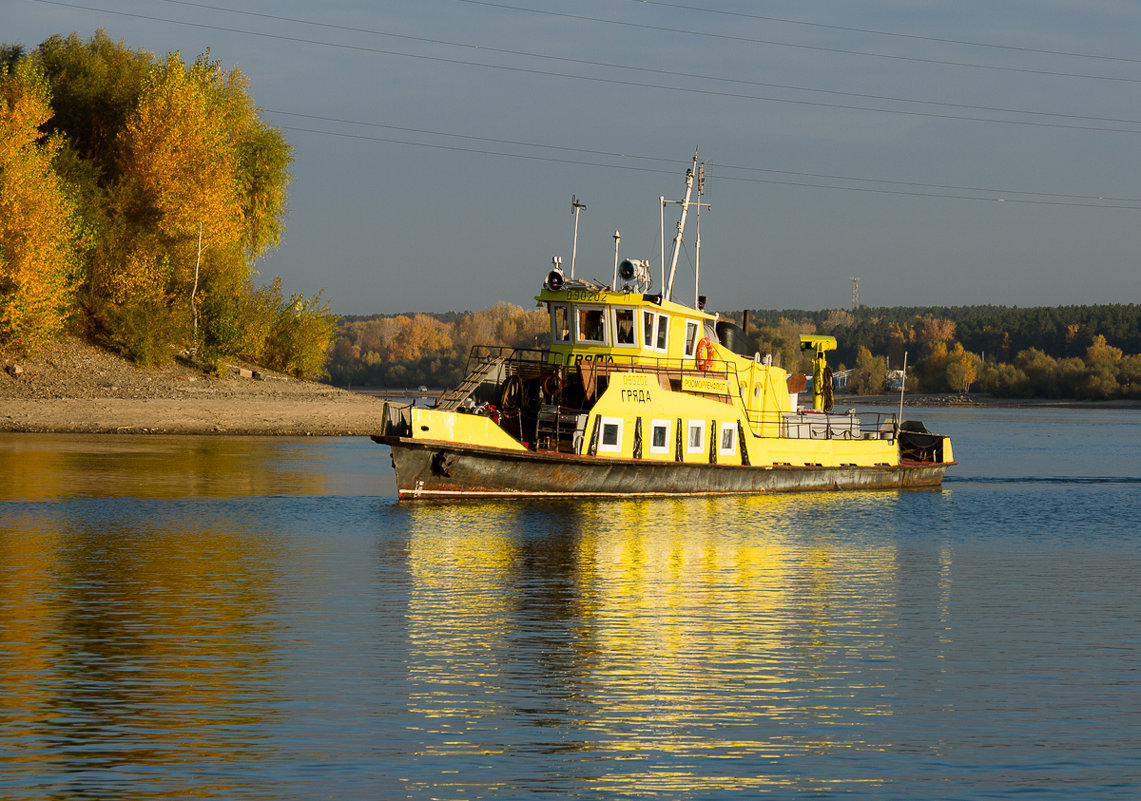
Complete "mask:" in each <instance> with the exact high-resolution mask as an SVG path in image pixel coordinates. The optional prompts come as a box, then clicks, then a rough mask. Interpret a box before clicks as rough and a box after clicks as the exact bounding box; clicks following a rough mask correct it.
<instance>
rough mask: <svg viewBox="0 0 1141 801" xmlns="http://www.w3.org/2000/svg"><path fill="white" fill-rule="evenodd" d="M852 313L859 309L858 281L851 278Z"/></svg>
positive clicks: (853, 277)
mask: <svg viewBox="0 0 1141 801" xmlns="http://www.w3.org/2000/svg"><path fill="white" fill-rule="evenodd" d="M851 280H852V311H856V310H857V309H859V308H860V279H859V278H857V277H856V276H852V279H851Z"/></svg>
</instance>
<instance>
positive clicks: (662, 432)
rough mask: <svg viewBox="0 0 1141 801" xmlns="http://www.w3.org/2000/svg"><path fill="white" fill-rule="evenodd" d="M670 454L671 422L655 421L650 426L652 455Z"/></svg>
mask: <svg viewBox="0 0 1141 801" xmlns="http://www.w3.org/2000/svg"><path fill="white" fill-rule="evenodd" d="M669 452H670V421H669V420H654V421H653V422H652V423H651V424H650V453H669Z"/></svg>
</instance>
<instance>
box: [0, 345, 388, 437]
mask: <svg viewBox="0 0 1141 801" xmlns="http://www.w3.org/2000/svg"><path fill="white" fill-rule="evenodd" d="M3 366H4V368H5V369H4V370H3V371H2V372H0V431H9V432H11V431H23V432H87V433H153V434H267V435H314V436H342V435H343V436H349V435H362V436H363V435H367V434H372V433H375V432H376V430H377V424H378V421H379V420H380V411H381V406H382V405H383V400H381V399H379V398H375V397H370V396H368V395H362V394H359V393H354V392H347V391H345V390H341V389H336V388H334V387H330V386H326V385H324V384H317V383H313V382H309V381H298V380H296V379H293V378H290V377H288V376H284V375H280V374H277V373H272V372H269V371H260V377H259V378H254V377H250V370H249V369H248V368H249V366H248V365H235V367H238V368H244V374H239V373H237V372H234V371H227V374H226V375H225V376H223V377H221V378H216V377H213V376H208V375H205V374H203V373H202V372H201V371H199V370H196V369H194V368H193V367H190V366H187V365H183V364H178V363H175V364H172V365H168V366H165V367H159V368H140V367H136V366H135V365H134V364H132V363H131V362H130V361H128V360H126V359H124V358H122V357H120V356H116V355H114V354H111V353H108V352H106V351H104V350H101V349H98V348H94V347H92V346H90V345H87V344H84V343H82V342H80V341H78V340H68V341H65V342H61V343H56V344H54V345H52V346H50V347H48V348H47V349H45V350H44V351H43V352H42V353H40V354H38V355H37V356H36V357H35V358H32V359H26V360H20V361H14V362H13V361H5V362H3Z"/></svg>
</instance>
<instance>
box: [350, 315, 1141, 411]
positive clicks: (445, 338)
mask: <svg viewBox="0 0 1141 801" xmlns="http://www.w3.org/2000/svg"><path fill="white" fill-rule="evenodd" d="M721 317H722V319H729V320H732V321H734V322H736V323H737V324H738V325H743V326H747V328H748V332H749V334H750V335H751V336H752V337H753V338H754V339H755V340H756V342H757V345H758V348H759V349H760V350H761V352H762V353H771V354H773V358H774V363H775V364H778V365H780V366H782V367H784V368H785V369H786V370H788V371H789V372H804V371H807V370H808V369H809V365H808V362H807V359H806V356H805V355H804V354H802V353H801V351H800V349H799V338H800V335H801V334H809V333H821V334H831V335H833V336H835V337H836V339H837V341H838V343H839V348H838V349H837V351H835V352H834V353H831V354H829V360H830V363H831V364H832V368H833V371H834V372H838V371H841V370H845V369H851V370H852V374H851V380H850V383H849V389H850V391H853V392H857V393H863V394H874V393H878V392H882V391H883V389H884V385H885V381H886V379H887V375H888V371H889V370H899V369H901V368H902V367H903V360H904V354H907V360H908V388H909V389H913V390H917V391H924V392H972V391H974V392H985V393H990V394H993V395H997V396H1000V397H1020V398H1029V397H1048V398H1076V399H1094V400H1104V399H1111V398H1141V305H1138V304H1132V303H1131V304H1116V305H1103V306H1057V307H1032V308H1017V307H1007V306H959V307H914V308H905V307H895V308H860V309H858V310H856V311H845V310H835V309H833V310H824V311H803V310H789V309H785V310H766V309H751V310H749V311H748V312H743V311H736V312H722V313H721ZM746 318H747V319H746ZM549 341H550V333H549V331H548V322H547V315H546V313H545V312H544V311H543V310H541V309H531V310H525V309H522V308H520V307H518V306H513V305H511V304H507V303H500V304H497V305H496V306H494V307H492V308H490V309H485V310H482V311H477V312H448V313H446V314H400V315H377V316H371V317H345V318H343V319H342V320H341V323H340V330H339V338H338V340H337V341H336V343H335V344H334V346H333V348H332V351H331V356H330V360H329V364H328V371H329V375H330V380H331V382H332V383H333V384H336V385H337V386H352V387H365V386H368V387H410V386H419V385H426V386H430V387H444V386H449V385H451V384H455V383H457V382H458V381H459V380H460V379H461V378H462V375H463V371H464V367H465V365H466V361H467V354H468V352H469V351H470V349H471V346H472V345H507V346H512V347H535V346H539V347H545V346H546V345H547V344H549Z"/></svg>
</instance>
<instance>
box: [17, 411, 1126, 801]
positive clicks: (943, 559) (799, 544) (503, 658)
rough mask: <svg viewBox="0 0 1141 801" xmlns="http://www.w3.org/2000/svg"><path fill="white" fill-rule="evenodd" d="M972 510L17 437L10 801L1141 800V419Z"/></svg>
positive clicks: (983, 442) (1055, 428) (1017, 415)
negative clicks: (606, 496)
mask: <svg viewBox="0 0 1141 801" xmlns="http://www.w3.org/2000/svg"><path fill="white" fill-rule="evenodd" d="M908 416H920V417H922V418H923V419H924V420H925V421H926V422H927V423H928V426H929V428H932V429H934V430H941V431H945V432H947V433H949V434H951V435H952V436H953V437H954V444H955V453H956V456H957V458H958V459H959V460H960V462H961V464H960V465H959V466H957V467H955V468H953V469H952V471H951V472H950V474H949V476H948V478H947V480H946V482H945V484H944V487H943V490H942V491H925V492H904V493H895V492H884V493H880V492H875V493H857V494H831V493H829V494H819V495H811V496H773V497H756V498H714V499H709V498H694V499H654V500H630V501H620V500H606V501H574V502H569V501H567V502H564V501H559V502H550V501H544V502H528V501H518V502H510V503H507V502H480V503H438V502H413V503H408V502H404V503H397V502H396V501H395V499H394V494H395V492H394V482H393V478H392V468H391V465H390V463H389V457H388V453H387V450H386V449H385V448H383V447H381V446H377V445H374V444H372V443H371V442H369V441H368V440H367V439H363V438H362V439H356V438H353V439H273V438H221V437H170V438H164V437H148V436H124V437H119V436H92V437H88V436H41V435H3V436H0V633H2V639H0V677H2V684H0V798H4V799H84V798H91V799H124V800H127V799H160V798H161V799H169V798H241V799H311V798H326V799H507V798H531V797H536V796H546V797H567V798H589V799H612V798H613V799H645V798H665V799H751V798H757V797H768V798H832V797H855V798H875V799H882V798H890V799H919V798H922V799H992V798H1049V799H1083V800H1084V799H1101V798H1105V799H1135V798H1138V797H1141V686H1139V685H1141V582H1139V580H1138V576H1139V574H1141V535H1139V532H1138V528H1139V521H1141V458H1139V456H1138V449H1139V446H1141V411H1138V410H1094V411H1088V410H1056V409H1041V410H1005V409H962V410H959V409H951V410H947V409H932V410H923V411H922V412H921V413H919V412H917V413H909V415H908Z"/></svg>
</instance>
